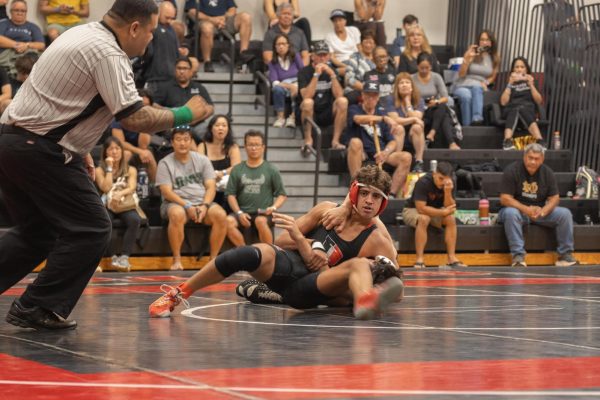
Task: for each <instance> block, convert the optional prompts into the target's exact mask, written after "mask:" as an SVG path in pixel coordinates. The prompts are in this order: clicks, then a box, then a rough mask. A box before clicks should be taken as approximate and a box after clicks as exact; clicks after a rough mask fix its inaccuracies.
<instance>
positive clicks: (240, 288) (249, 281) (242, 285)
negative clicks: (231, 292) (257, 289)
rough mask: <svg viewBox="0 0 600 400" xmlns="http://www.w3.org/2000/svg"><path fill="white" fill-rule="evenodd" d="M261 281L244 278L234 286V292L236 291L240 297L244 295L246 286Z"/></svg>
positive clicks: (257, 283)
mask: <svg viewBox="0 0 600 400" xmlns="http://www.w3.org/2000/svg"><path fill="white" fill-rule="evenodd" d="M261 283H262V282H260V281H257V280H256V279H246V280H245V281H243V282H240V283H239V284H238V285H237V287H236V288H235V292H236V293H237V295H238V296H240V297H244V298H245V297H246V290H248V288H249V287H250V286H254V285H259V284H261Z"/></svg>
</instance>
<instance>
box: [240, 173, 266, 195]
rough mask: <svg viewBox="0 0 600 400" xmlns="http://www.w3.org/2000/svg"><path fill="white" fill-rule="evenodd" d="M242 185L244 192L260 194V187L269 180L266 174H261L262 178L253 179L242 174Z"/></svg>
mask: <svg viewBox="0 0 600 400" xmlns="http://www.w3.org/2000/svg"><path fill="white" fill-rule="evenodd" d="M241 181H242V186H243V187H244V189H243V192H244V193H246V194H260V187H261V186H262V185H264V183H265V182H266V181H267V179H266V178H265V176H264V174H261V175H260V178H256V179H251V178H248V177H247V176H246V174H243V175H242V179H241Z"/></svg>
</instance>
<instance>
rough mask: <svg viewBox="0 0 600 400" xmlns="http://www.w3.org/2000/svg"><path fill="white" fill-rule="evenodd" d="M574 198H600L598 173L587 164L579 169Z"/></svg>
mask: <svg viewBox="0 0 600 400" xmlns="http://www.w3.org/2000/svg"><path fill="white" fill-rule="evenodd" d="M573 198H574V199H597V198H598V174H597V173H596V171H594V170H593V169H591V168H588V167H586V166H585V165H583V166H581V167H579V168H578V169H577V175H576V176H575V195H574V196H573Z"/></svg>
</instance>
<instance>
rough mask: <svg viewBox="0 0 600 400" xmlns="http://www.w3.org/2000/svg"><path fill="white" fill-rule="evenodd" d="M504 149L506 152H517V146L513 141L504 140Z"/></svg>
mask: <svg viewBox="0 0 600 400" xmlns="http://www.w3.org/2000/svg"><path fill="white" fill-rule="evenodd" d="M502 148H503V149H504V150H515V144H514V143H513V141H512V139H504V141H503V142H502Z"/></svg>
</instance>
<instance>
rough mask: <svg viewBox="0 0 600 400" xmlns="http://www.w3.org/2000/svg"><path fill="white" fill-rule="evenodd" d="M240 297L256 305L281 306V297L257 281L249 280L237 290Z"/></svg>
mask: <svg viewBox="0 0 600 400" xmlns="http://www.w3.org/2000/svg"><path fill="white" fill-rule="evenodd" d="M235 292H236V293H237V295H238V296H240V297H243V298H245V299H246V300H248V301H250V302H252V303H254V304H281V303H283V300H282V299H281V295H280V294H279V293H276V292H274V291H272V290H271V289H269V287H268V286H267V285H265V284H264V283H262V282H260V281H257V280H256V279H247V280H245V281H243V282H241V283H240V284H238V285H237V287H236V288H235Z"/></svg>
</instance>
